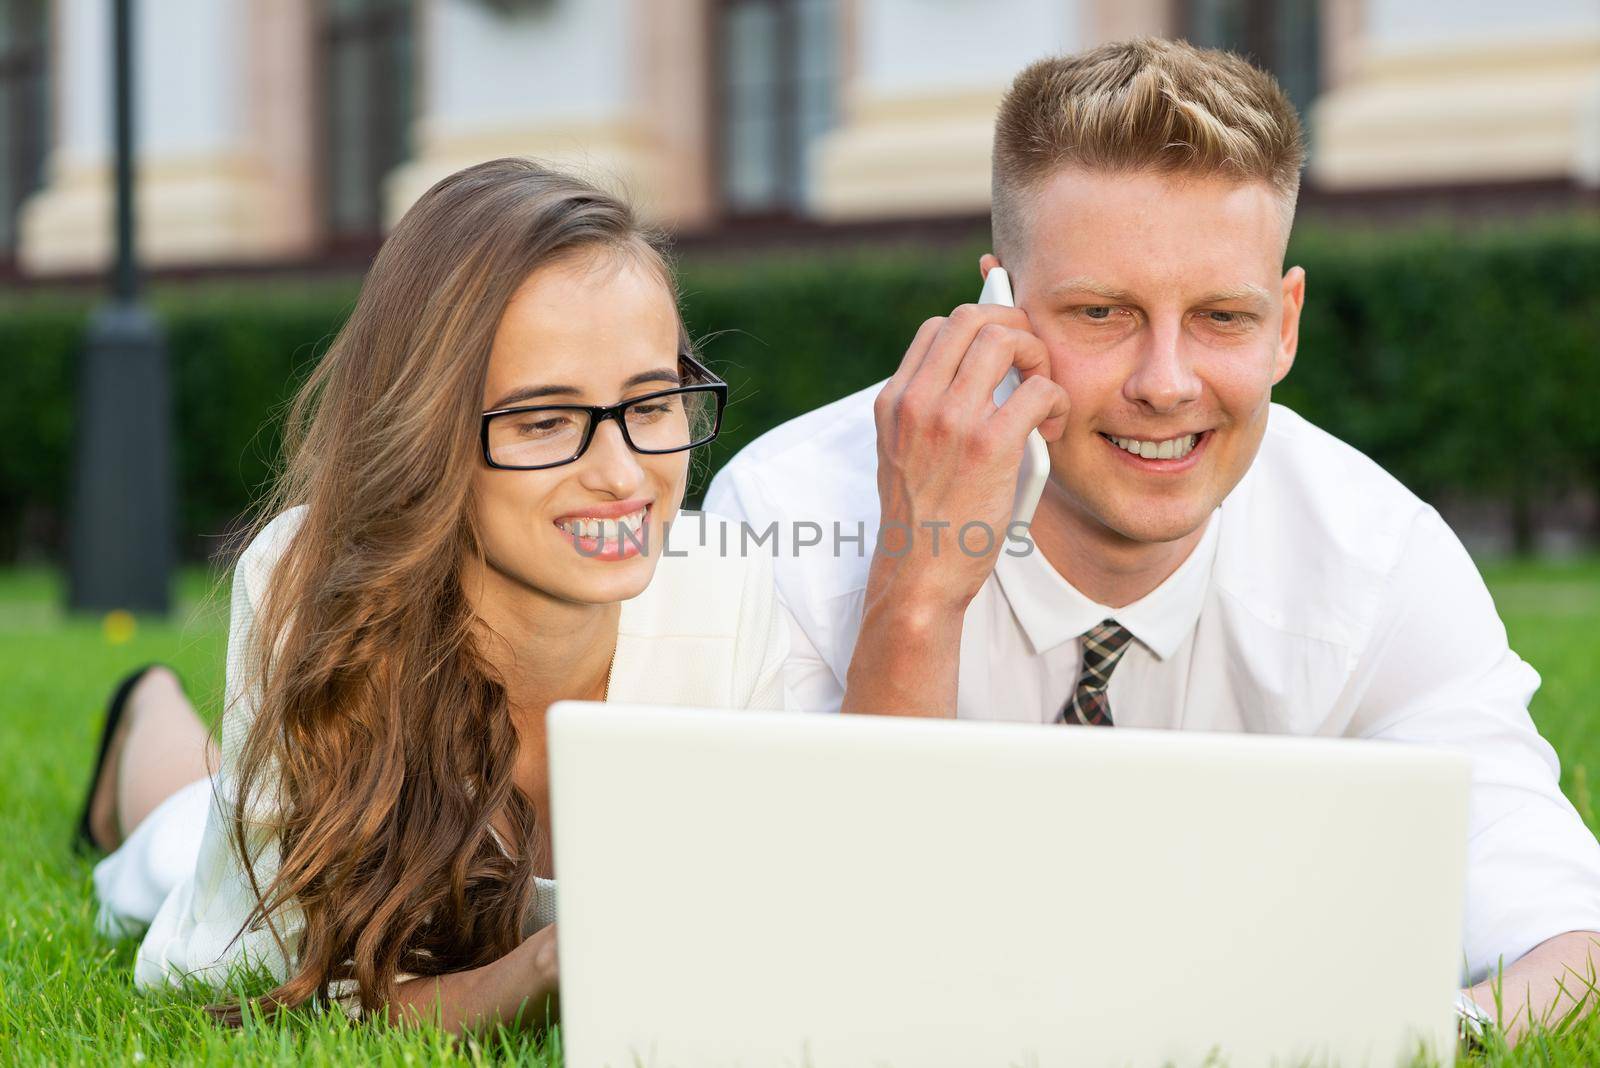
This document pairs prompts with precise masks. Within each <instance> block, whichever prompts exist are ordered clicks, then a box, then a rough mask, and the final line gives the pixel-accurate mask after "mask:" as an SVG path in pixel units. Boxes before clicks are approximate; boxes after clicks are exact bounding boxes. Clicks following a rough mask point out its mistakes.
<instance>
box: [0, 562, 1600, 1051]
mask: <svg viewBox="0 0 1600 1068" xmlns="http://www.w3.org/2000/svg"><path fill="white" fill-rule="evenodd" d="M1486 573H1487V576H1488V578H1489V582H1490V585H1491V587H1492V588H1493V589H1494V592H1495V598H1496V601H1497V602H1498V603H1499V605H1500V610H1501V613H1502V615H1503V616H1504V618H1505V621H1506V626H1507V627H1508V629H1509V630H1510V632H1511V640H1512V644H1513V645H1514V646H1515V648H1516V649H1517V650H1518V651H1519V652H1520V653H1522V655H1523V656H1524V657H1525V658H1527V659H1528V660H1529V661H1530V662H1531V663H1532V664H1533V665H1534V666H1535V667H1536V668H1538V669H1539V671H1540V672H1541V673H1542V674H1543V676H1544V687H1543V689H1542V690H1541V691H1540V693H1539V697H1538V699H1537V701H1536V703H1535V705H1534V716H1535V718H1536V719H1537V721H1538V723H1539V727H1540V729H1541V730H1542V731H1543V733H1544V734H1545V736H1546V737H1547V738H1549V739H1550V741H1551V742H1552V743H1553V744H1554V745H1555V747H1556V749H1557V751H1558V752H1559V753H1560V754H1561V757H1562V780H1561V781H1562V786H1563V788H1564V789H1565V790H1566V791H1567V794H1568V796H1569V797H1571V798H1572V799H1573V801H1574V803H1575V804H1576V805H1577V806H1578V809H1579V811H1580V812H1582V813H1583V817H1584V819H1585V820H1586V821H1587V822H1588V824H1589V826H1590V828H1591V829H1594V828H1596V827H1597V823H1596V819H1595V807H1594V802H1593V800H1592V798H1591V779H1592V778H1593V777H1594V776H1596V775H1600V731H1596V730H1595V729H1594V728H1593V726H1592V724H1593V722H1594V720H1593V708H1594V705H1595V702H1596V700H1597V699H1600V560H1586V561H1582V562H1576V563H1570V564H1543V563H1541V564H1531V563H1518V564H1505V565H1495V566H1492V567H1490V568H1488V569H1487V570H1486ZM59 602H60V586H59V580H58V579H57V577H56V576H55V575H53V574H50V573H47V572H42V571H27V572H0V680H3V684H0V902H3V905H0V1063H8V1064H49V1065H58V1064H112V1063H119V1064H120V1063H129V1064H131V1063H165V1062H171V1061H181V1062H184V1063H215V1064H234V1063H239V1062H247V1063H283V1064H344V1063H349V1062H356V1061H360V1062H368V1063H374V1064H396V1065H402V1064H403V1065H425V1064H442V1063H463V1062H477V1061H494V1062H496V1063H530V1064H546V1063H550V1062H551V1060H552V1057H551V1055H550V1054H548V1053H547V1052H546V1051H545V1050H543V1049H541V1048H539V1047H538V1046H536V1045H535V1043H534V1042H533V1041H532V1040H530V1039H528V1038H526V1037H523V1036H521V1035H517V1034H511V1033H506V1032H501V1033H498V1034H496V1035H494V1036H492V1037H490V1038H487V1039H485V1040H482V1041H472V1042H465V1043H454V1042H452V1041H451V1040H449V1039H448V1038H446V1037H444V1036H442V1035H440V1034H438V1033H437V1032H411V1033H397V1032H394V1031H392V1030H390V1029H388V1028H386V1027H383V1026H381V1025H377V1024H363V1025H359V1026H349V1025H347V1024H346V1023H345V1022H344V1021H343V1019H342V1018H341V1017H338V1016H337V1015H331V1016H330V1015H326V1014H321V1015H319V1014H310V1013H302V1014H298V1015H296V1016H293V1017H290V1018H288V1019H285V1020H281V1021H276V1022H270V1023H256V1024H254V1025H253V1026H250V1027H247V1028H245V1029H243V1030H241V1031H229V1030H224V1029H221V1028H219V1027H216V1026H214V1025H213V1024H211V1023H210V1022H209V1021H208V1019H207V1017H206V1016H205V1015H204V1013H203V1012H202V1011H201V1008H200V1006H201V1005H203V1004H204V1002H205V998H204V995H203V994H202V993H199V992H190V993H187V994H181V993H180V994H173V995H163V996H159V997H155V996H144V995H140V994H136V993H135V992H134V991H133V988H132V984H131V982H130V975H131V968H132V959H133V944H132V943H131V942H128V943H124V944H121V945H110V944H108V943H105V942H103V941H101V940H100V939H98V938H97V937H96V936H95V934H94V930H93V921H94V905H93V902H92V900H91V896H90V882H89V871H90V867H91V865H90V862H89V861H88V860H86V859H83V858H80V857H78V856H76V855H74V854H73V853H72V852H71V851H70V850H69V849H68V840H69V837H70V832H71V828H72V823H73V820H74V819H75V817H76V814H77V807H78V804H79V800H80V798H81V796H82V791H83V788H84V783H85V777H86V776H87V775H88V771H89V762H90V760H91V758H92V756H93V753H94V745H95V740H96V737H97V731H98V727H99V720H100V715H101V710H102V705H103V702H104V700H105V697H106V695H107V693H108V692H109V690H110V687H111V685H112V683H113V682H114V681H115V680H116V679H117V678H118V677H119V676H121V675H122V674H123V673H124V672H126V671H128V670H130V669H131V668H133V667H135V666H137V665H139V664H142V663H145V662H148V661H151V660H162V661H166V662H168V663H171V664H173V665H175V666H176V667H177V668H178V670H179V671H180V673H181V674H182V675H183V676H184V678H185V679H186V680H187V681H188V682H189V684H190V688H191V693H192V694H193V695H194V696H195V697H196V699H197V701H198V702H199V703H201V704H202V707H203V708H204V710H205V711H207V712H208V714H209V713H212V712H214V710H215V709H216V707H217V695H218V694H220V692H221V685H222V662H223V652H224V646H225V642H226V634H225V629H226V604H225V599H219V598H216V597H211V596H210V587H209V585H208V582H207V580H206V578H205V576H203V575H201V574H198V573H191V574H189V575H186V576H185V578H184V581H183V583H182V597H181V598H180V603H181V606H180V609H179V610H178V611H177V612H175V613H174V615H173V617H172V619H171V620H170V621H157V620H141V621H140V622H139V624H138V626H137V629H136V632H135V633H134V634H133V635H132V636H131V637H126V640H121V641H113V640H111V638H110V637H108V634H107V631H106V629H105V628H104V627H103V626H102V625H101V622H100V621H98V620H87V619H75V618H68V617H64V616H63V615H62V613H61V611H60V609H59V608H58V604H59ZM118 637H124V636H118ZM1468 1063H1471V1064H1482V1065H1529V1066H1532V1065H1572V1066H1580V1065H1583V1066H1587V1065H1592V1064H1597V1063H1600V1023H1595V1024H1592V1023H1587V1022H1586V1023H1583V1024H1580V1025H1578V1026H1576V1027H1574V1028H1571V1029H1568V1030H1567V1031H1565V1032H1563V1033H1560V1034H1555V1035H1539V1036H1536V1037H1535V1038H1533V1039H1531V1040H1529V1041H1527V1042H1524V1043H1523V1044H1522V1046H1521V1047H1519V1048H1518V1049H1517V1050H1516V1051H1514V1052H1512V1051H1506V1050H1504V1049H1503V1048H1497V1049H1493V1050H1491V1051H1490V1052H1488V1053H1486V1054H1477V1055H1474V1056H1473V1057H1472V1058H1471V1059H1470V1060H1469V1061H1468ZM822 1068H825V1066H822Z"/></svg>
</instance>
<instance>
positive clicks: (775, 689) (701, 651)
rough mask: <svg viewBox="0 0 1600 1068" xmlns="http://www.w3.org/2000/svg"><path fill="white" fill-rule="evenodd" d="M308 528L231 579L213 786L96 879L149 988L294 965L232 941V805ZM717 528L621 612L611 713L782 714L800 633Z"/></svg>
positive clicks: (131, 842)
mask: <svg viewBox="0 0 1600 1068" xmlns="http://www.w3.org/2000/svg"><path fill="white" fill-rule="evenodd" d="M299 522H300V509H294V510H292V511H289V512H285V513H284V514H283V515H280V516H278V517H277V518H276V519H275V520H273V522H272V523H271V524H269V525H268V526H267V527H266V529H265V530H263V531H262V532H261V534H260V535H259V536H258V537H257V538H256V540H255V541H254V542H252V543H251V545H250V547H249V548H248V549H246V550H245V553H244V555H243V557H242V558H241V559H240V561H239V566H238V568H237V569H236V571H235V573H234V579H233V600H232V611H231V617H230V620H229V626H228V663H227V687H226V691H225V694H226V697H225V700H226V707H225V708H224V712H223V726H222V766H221V769H220V770H219V772H218V774H217V776H216V778H215V781H213V779H211V778H206V779H201V780H199V781H197V782H194V783H191V784H190V785H188V786H186V787H184V788H183V789H181V790H179V791H178V792H177V793H175V794H174V795H172V796H171V797H169V798H168V799H167V800H166V801H165V802H163V803H162V804H161V805H160V806H159V807H157V808H156V809H155V811H153V812H152V813H151V814H150V815H149V816H147V817H146V818H145V820H144V821H143V822H142V823H140V824H139V826H138V827H136V828H135V829H134V831H133V833H132V834H130V835H129V836H128V838H127V840H126V841H124V842H123V843H122V845H121V846H120V847H118V849H117V850H116V851H115V852H114V853H112V854H110V855H109V856H107V857H106V858H105V859H104V860H102V861H101V862H100V863H99V864H98V865H97V866H96V867H95V869H94V885H95V892H96V895H97V896H98V898H99V902H100V911H99V920H98V923H99V927H100V929H101V931H102V932H103V933H106V934H108V935H116V934H125V933H130V932H136V931H137V930H138V929H139V928H141V927H147V929H146V931H145V934H144V938H143V941H142V942H141V943H140V945H139V952H138V956H137V958H136V960H135V962H134V981H135V982H136V983H137V984H138V985H140V986H145V987H155V986H160V985H163V984H166V983H177V982H180V981H181V980H182V979H183V978H184V977H185V976H193V977H196V978H199V979H202V980H206V981H212V982H218V981H221V980H222V979H224V978H225V977H226V976H227V973H228V971H229V970H230V969H232V968H233V967H234V966H235V965H238V964H240V963H242V962H243V961H244V960H245V959H246V958H248V959H249V960H250V961H253V962H259V963H261V964H264V965H265V966H266V967H267V968H268V969H270V970H271V971H272V972H273V974H275V975H277V976H279V977H280V978H283V977H284V976H285V975H286V974H287V969H288V963H289V962H288V961H286V960H285V959H284V958H283V956H282V954H281V953H280V952H279V950H278V948H277V947H278V943H277V941H276V940H275V939H274V938H273V936H272V933H271V932H270V931H267V930H265V929H258V930H247V931H245V932H244V934H243V935H240V936H239V937H237V938H236V937H235V935H236V934H237V933H238V931H239V929H240V927H241V925H243V924H244V922H245V920H246V918H247V917H248V916H249V915H250V913H251V910H252V908H253V906H254V903H255V896H254V894H253V893H252V892H251V890H250V888H249V886H248V884H247V882H246V879H245V875H244V872H243V868H242V866H241V865H240V864H239V862H238V860H237V858H236V856H235V854H234V852H233V850H232V848H231V845H230V842H229V841H228V838H227V836H226V828H227V826H228V824H229V822H230V821H231V804H228V803H226V802H225V801H224V800H223V799H225V798H231V797H232V796H233V794H232V790H231V784H232V782H233V776H234V774H235V772H236V770H237V766H238V751H239V748H240V746H241V745H242V743H243V740H244V737H245V734H246V732H247V731H248V729H249V725H250V720H251V718H252V717H253V716H254V714H255V702H254V700H253V699H252V698H253V695H252V694H249V693H246V692H244V691H245V686H244V680H247V679H249V678H250V677H251V675H252V673H251V671H250V660H249V657H250V656H251V651H252V650H253V648H254V642H253V631H254V626H255V612H256V606H257V605H258V604H259V603H260V602H261V597H262V593H263V591H264V590H265V588H266V583H267V580H268V578H269V576H270V575H271V572H272V569H273V566H274V565H275V564H276V562H277V560H278V557H279V556H280V555H281V554H282V552H283V549H284V547H285V546H286V544H287V543H288V539H289V538H290V536H291V535H292V534H293V532H294V530H295V529H296V527H297V526H298V525H299ZM719 523H721V520H716V519H714V518H712V517H707V522H706V523H705V524H704V525H701V524H700V523H699V522H698V521H697V520H695V519H693V518H687V519H684V520H681V521H680V522H679V523H678V524H677V525H676V526H675V527H674V531H673V534H672V537H671V540H670V548H671V553H672V555H663V557H662V558H661V559H660V561H659V562H658V563H657V566H656V572H655V576H654V578H653V579H652V580H651V583H650V585H649V587H648V588H647V589H646V590H645V591H644V592H643V593H642V594H640V595H639V596H638V597H635V598H633V599H632V600H629V601H624V602H623V603H622V613H621V622H620V626H619V633H618V637H617V655H616V662H615V664H614V666H613V668H612V673H611V686H610V695H609V700H611V701H614V702H619V703H628V704H665V705H698V706H706V707H714V708H765V709H779V708H782V707H783V665H784V658H785V655H786V653H787V650H788V635H789V630H788V628H789V625H790V624H789V622H788V616H787V613H786V612H785V611H784V609H783V608H782V606H781V605H780V604H779V603H778V600H777V595H776V593H775V591H774V586H773V582H772V573H771V561H770V559H769V558H767V557H765V556H762V555H760V554H759V551H758V552H757V553H756V554H754V555H750V556H738V555H732V556H724V555H720V554H719V552H718V545H719V544H727V542H726V541H721V540H720V538H719V533H718V526H717V525H718V524H719ZM697 528H698V529H697ZM702 533H703V536H702ZM731 540H732V541H733V543H734V544H738V541H737V538H734V539H731ZM680 553H681V554H682V555H678V554H680ZM254 848H258V849H259V850H260V852H259V859H258V861H257V863H256V869H257V877H258V879H261V880H263V883H262V885H265V881H267V880H270V879H271V877H272V874H273V873H274V872H275V871H276V867H277V861H278V855H277V850H276V847H275V846H274V844H273V843H272V842H270V841H260V842H258V843H255V844H254ZM554 919H555V883H554V882H553V881H550V880H544V879H541V880H538V886H537V900H536V901H535V902H534V904H533V906H532V908H531V909H530V910H529V921H528V923H527V925H526V926H527V930H528V932H530V933H531V932H532V931H533V930H536V929H538V928H539V927H543V926H544V925H546V924H548V923H550V922H552V921H553V920H554ZM276 923H277V927H278V933H279V934H280V935H281V936H282V938H283V942H284V944H285V945H286V946H288V947H289V948H290V950H291V952H292V949H293V946H294V944H295V942H296V941H297V937H298V934H299V926H300V919H299V917H298V916H297V915H295V914H294V913H293V911H292V910H286V912H285V914H283V915H282V916H280V917H279V918H278V919H277V921H276Z"/></svg>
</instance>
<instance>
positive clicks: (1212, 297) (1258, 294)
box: [1197, 281, 1272, 304]
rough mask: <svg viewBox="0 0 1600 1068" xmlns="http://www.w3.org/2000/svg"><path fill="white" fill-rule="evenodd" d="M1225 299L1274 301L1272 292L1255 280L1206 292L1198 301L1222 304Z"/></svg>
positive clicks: (1200, 302) (1262, 302)
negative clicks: (1268, 291)
mask: <svg viewBox="0 0 1600 1068" xmlns="http://www.w3.org/2000/svg"><path fill="white" fill-rule="evenodd" d="M1224 301H1258V302H1261V304H1267V302H1270V301H1272V294H1270V293H1267V291H1266V289H1262V288H1261V286H1258V285H1254V283H1253V281H1242V283H1238V285H1237V286H1229V288H1226V289H1218V291H1214V293H1208V294H1205V296H1203V297H1200V301H1197V304H1222V302H1224Z"/></svg>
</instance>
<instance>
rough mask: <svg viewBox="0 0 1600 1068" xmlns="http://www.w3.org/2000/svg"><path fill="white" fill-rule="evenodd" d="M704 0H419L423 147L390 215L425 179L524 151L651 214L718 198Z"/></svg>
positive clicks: (396, 185) (705, 208)
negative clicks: (709, 147)
mask: <svg viewBox="0 0 1600 1068" xmlns="http://www.w3.org/2000/svg"><path fill="white" fill-rule="evenodd" d="M705 3H706V0H584V2H583V3H564V2H563V3H557V4H551V5H548V6H545V7H543V8H535V9H533V10H531V11H522V12H514V13H511V14H506V13H502V12H499V11H497V10H495V9H494V8H493V7H492V6H491V5H488V4H483V3H480V2H477V0H425V2H424V6H423V9H422V13H421V18H422V33H421V34H420V38H419V39H420V42H421V45H420V50H421V70H420V79H419V88H420V93H419V105H418V110H419V115H418V118H417V121H416V126H415V127H414V137H413V143H414V144H415V145H416V152H415V157H414V158H413V159H412V160H411V161H410V162H408V163H406V164H405V165H403V166H401V167H399V168H397V169H396V170H395V172H394V173H393V174H392V175H391V176H390V177H389V179H388V181H387V187H386V193H385V201H386V205H387V208H386V215H387V218H388V221H389V223H390V224H391V225H392V224H393V222H394V221H395V220H396V219H398V218H399V217H400V215H401V214H402V213H404V211H405V209H406V208H408V207H410V205H411V204H412V203H413V202H414V201H415V200H416V198H417V197H418V196H420V195H421V194H422V193H423V192H424V191H425V190H426V189H427V188H428V187H429V186H430V185H432V184H433V183H434V182H436V181H438V180H439V179H440V178H443V177H444V176H445V175H447V174H450V173H451V172H453V171H456V170H458V169H460V168H462V167H465V166H468V165H470V164H473V163H479V162H482V161H483V160H486V159H493V158H495V157H498V156H529V157H533V158H536V159H539V160H541V161H544V162H547V163H550V164H552V165H553V166H557V167H561V168H563V169H567V170H571V171H573V172H575V173H578V174H581V175H582V176H584V177H587V178H590V179H591V180H594V181H597V182H598V183H599V184H601V185H602V186H604V187H606V188H610V189H613V190H617V191H620V192H623V193H624V194H626V195H627V196H628V197H629V199H630V200H632V201H633V203H634V204H635V205H637V206H638V207H639V208H640V209H641V211H642V212H643V213H644V214H645V215H646V216H647V217H649V218H652V219H654V220H657V221H659V222H663V223H667V224H670V225H683V224H685V223H693V222H695V221H698V220H699V219H700V218H703V217H704V216H705V215H706V214H707V213H709V211H710V204H709V200H708V195H707V192H706V190H707V183H708V179H707V176H706V175H705V173H704V166H703V159H704V156H705V152H704V143H705V137H706V132H705V129H704V125H705V124H704V119H703V115H704V113H705V111H706V107H705V96H704V94H705V89H704V85H703V82H704V78H703V74H702V73H701V71H702V70H703V68H704V66H705V62H706V61H705V55H704V49H705V36H706V35H705V25H706V15H705Z"/></svg>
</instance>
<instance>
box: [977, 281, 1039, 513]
mask: <svg viewBox="0 0 1600 1068" xmlns="http://www.w3.org/2000/svg"><path fill="white" fill-rule="evenodd" d="M978 303H979V304H1001V305H1004V306H1005V307H1007V308H1015V307H1016V306H1017V304H1016V300H1015V299H1014V298H1013V297H1012V295H1011V277H1010V276H1009V275H1007V274H1006V269H1005V268H1004V267H994V268H991V269H990V271H989V274H988V276H987V277H985V278H984V280H983V292H982V293H980V294H978ZM1020 385H1022V375H1021V374H1019V373H1018V372H1017V369H1016V368H1015V367H1013V368H1012V369H1011V370H1009V371H1007V372H1006V376H1005V377H1004V378H1002V379H1001V380H1000V385H999V386H997V387H996V388H995V391H994V403H995V405H996V406H998V405H1001V404H1004V403H1005V402H1006V398H1007V397H1009V396H1011V394H1012V393H1014V392H1015V391H1016V388H1017V387H1018V386H1020ZM1049 478H1050V450H1049V449H1048V448H1046V447H1045V443H1044V435H1042V434H1040V433H1039V431H1038V430H1030V431H1028V440H1027V441H1026V442H1025V443H1024V444H1023V446H1022V467H1021V469H1020V470H1019V471H1018V472H1017V494H1016V496H1015V497H1014V498H1013V499H1012V503H1011V521H1012V522H1013V523H1032V522H1033V513H1034V509H1036V508H1038V507H1039V498H1041V497H1043V496H1044V484H1045V482H1047V481H1048V480H1049Z"/></svg>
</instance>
